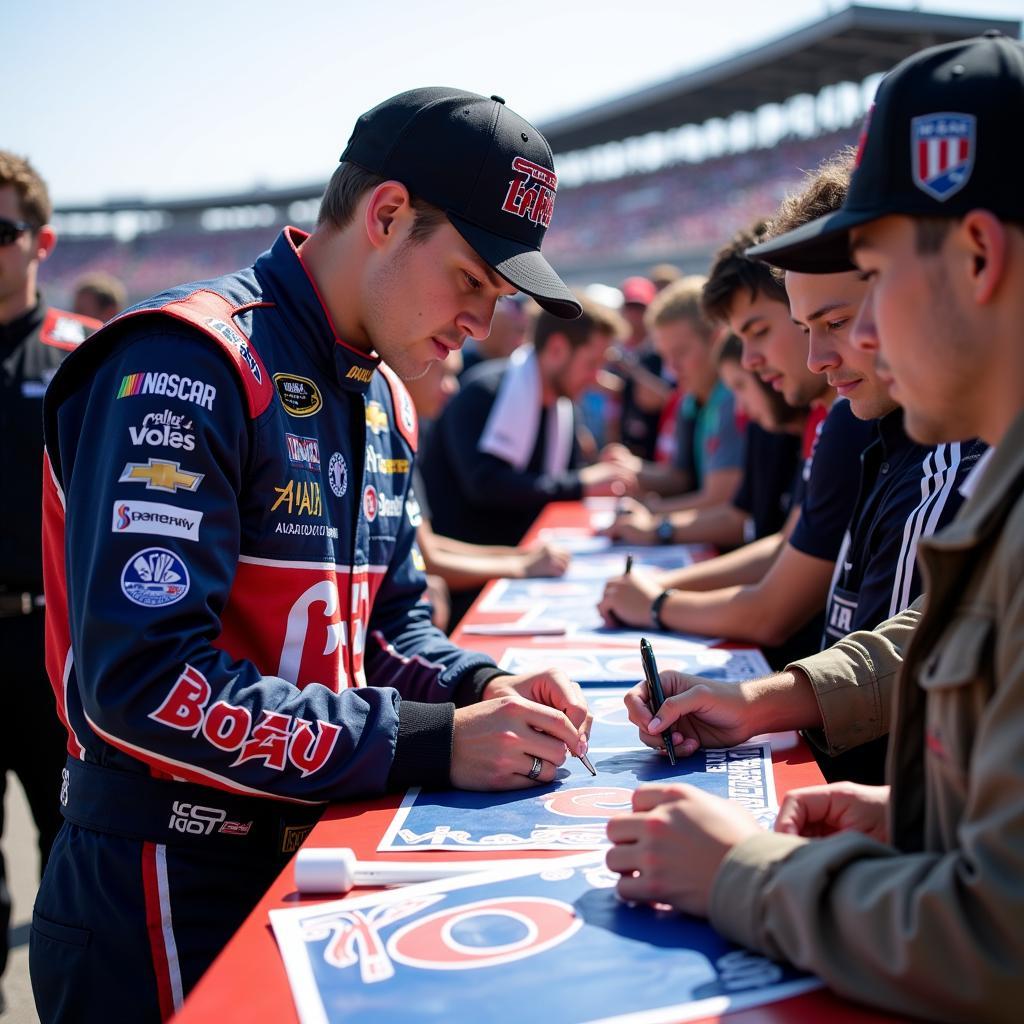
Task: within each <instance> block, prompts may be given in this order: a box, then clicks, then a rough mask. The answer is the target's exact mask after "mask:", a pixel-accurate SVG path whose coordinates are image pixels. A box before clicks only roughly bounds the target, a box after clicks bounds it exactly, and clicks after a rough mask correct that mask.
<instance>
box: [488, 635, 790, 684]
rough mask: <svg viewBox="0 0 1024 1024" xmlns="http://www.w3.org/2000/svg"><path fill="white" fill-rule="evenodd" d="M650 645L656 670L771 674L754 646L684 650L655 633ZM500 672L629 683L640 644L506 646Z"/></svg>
mask: <svg viewBox="0 0 1024 1024" xmlns="http://www.w3.org/2000/svg"><path fill="white" fill-rule="evenodd" d="M649 638H650V639H651V640H652V641H653V643H654V650H655V653H656V655H657V658H658V668H659V670H660V671H662V672H665V671H667V670H673V671H676V672H685V673H687V674H688V675H692V676H703V677H704V678H705V679H723V680H730V681H738V680H741V679H758V678H760V677H761V676H766V675H768V674H769V673H770V672H771V668H770V667H769V665H768V662H767V661H766V660H765V657H764V655H763V654H762V653H761V652H760V651H759V650H757V649H756V648H753V647H745V648H736V649H732V650H727V649H725V648H710V647H709V648H698V649H696V650H692V651H688V650H685V649H680V648H679V647H674V646H673V645H672V644H671V643H663V642H662V639H661V637H659V636H658V634H656V633H652V634H649ZM500 666H501V668H503V669H505V671H506V672H511V673H512V674H513V675H518V674H520V673H523V674H526V673H531V672H542V671H544V670H545V669H551V668H558V669H561V670H562V671H563V672H564V673H565V674H566V675H567V676H568V677H569V678H570V679H574V680H575V681H576V682H578V683H580V684H581V685H584V686H585V685H587V684H591V685H599V684H604V683H619V684H621V683H628V684H630V685H633V684H634V683H637V682H639V681H640V680H641V679H643V678H644V669H643V664H642V663H641V661H640V650H639V644H638V645H637V646H636V647H635V648H634V649H633V650H599V649H595V648H592V647H586V648H582V647H557V648H554V647H547V648H537V647H510V648H508V650H506V651H505V653H504V654H503V655H502V657H501V662H500Z"/></svg>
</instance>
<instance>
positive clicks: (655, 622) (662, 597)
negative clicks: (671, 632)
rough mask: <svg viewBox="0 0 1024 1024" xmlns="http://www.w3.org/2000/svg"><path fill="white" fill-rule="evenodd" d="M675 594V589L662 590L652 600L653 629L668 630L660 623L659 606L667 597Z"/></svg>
mask: <svg viewBox="0 0 1024 1024" xmlns="http://www.w3.org/2000/svg"><path fill="white" fill-rule="evenodd" d="M675 592H676V588H675V587H669V588H668V590H663V591H662V592H661V593H660V594H659V595H658V596H657V597H656V598H655V599H654V603H653V604H652V605H651V623H652V625H653V626H654V628H655V629H663V630H665V629H668V626H666V625H665V623H664V622H662V621H661V606H662V605H663V604H664V603H665V601H666V600H667V599H668V595H669V594H674V593H675Z"/></svg>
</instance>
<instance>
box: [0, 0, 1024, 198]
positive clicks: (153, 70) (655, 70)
mask: <svg viewBox="0 0 1024 1024" xmlns="http://www.w3.org/2000/svg"><path fill="white" fill-rule="evenodd" d="M875 2H876V3H877V4H878V5H880V6H881V5H885V6H897V7H908V6H911V5H910V4H909V3H908V2H907V0H875ZM843 6H845V3H844V2H840V0H831V2H826V0H777V2H776V3H774V4H772V3H769V2H766V0H712V2H708V0H614V2H612V0H539V2H526V3H523V2H519V3H513V2H509V0H500V2H496V0H475V2H469V0H433V2H430V0H388V2H374V0H334V2H329V0H276V2H275V0H173V2H163V3H160V2H155V0H92V2H85V0H0V18H2V24H3V28H4V32H3V36H4V39H5V42H6V44H7V45H6V46H5V51H6V52H5V55H4V59H3V61H2V62H0V95H2V97H3V99H2V105H0V147H2V148H7V149H12V150H14V151H15V152H19V153H23V154H26V155H28V156H29V157H31V159H32V160H33V162H34V163H35V164H36V165H37V167H38V168H39V169H40V171H41V172H42V174H43V175H44V177H45V178H46V179H47V180H48V182H49V184H50V188H51V192H52V193H53V197H54V199H55V201H56V202H57V203H58V204H61V203H66V202H70V201H77V200H98V199H105V198H110V197H128V196H138V197H154V196H159V197H165V198H166V197H171V196H179V195H182V196H185V195H197V194H204V193H216V192H219V191H230V190H234V189H239V190H244V189H247V188H250V187H252V186H253V185H256V184H264V185H287V184H304V183H308V182H314V181H324V180H326V178H327V176H328V175H329V174H330V172H331V170H332V169H333V166H334V164H335V162H336V161H337V159H338V155H339V154H340V152H341V150H342V148H343V147H344V144H345V141H346V139H347V138H348V135H349V132H350V130H351V127H352V124H353V122H354V121H355V118H356V117H357V116H358V115H359V114H360V113H361V112H362V111H363V110H365V109H367V108H369V107H371V106H373V105H374V104H375V103H377V102H379V101H380V100H381V99H383V98H385V97H386V96H389V95H391V94H393V93H396V92H400V91H401V90H403V89H408V88H412V87H414V86H418V85H452V86H457V87H460V88H465V89H471V90H474V91H476V92H481V93H484V94H487V95H489V94H491V93H500V94H501V95H503V96H504V97H505V98H506V99H507V101H508V103H509V106H511V107H512V108H513V109H515V110H516V111H517V112H518V113H520V114H522V115H523V116H524V117H526V118H528V119H529V120H532V121H535V122H543V121H544V120H545V119H546V118H550V117H551V116H553V115H556V114H562V113H567V112H570V111H573V110H576V109H579V108H580V107H584V106H587V105H589V104H591V103H593V102H595V101H597V100H601V99H606V98H609V97H611V96H615V95H616V94H618V93H621V92H623V91H624V90H628V89H632V88H636V87H638V86H642V85H646V84H649V83H652V82H656V81H658V80H660V79H662V78H665V77H668V76H669V75H672V74H675V73H678V72H680V71H683V70H687V69H691V68H695V67H700V66H703V65H704V64H707V63H709V62H710V61H713V60H715V59H716V58H719V57H722V56H725V55H728V54H730V53H733V52H735V51H738V50H743V49H746V48H748V47H749V46H751V45H754V44H757V43H760V42H764V41H767V40H768V39H772V38H775V37H776V36H778V35H781V34H783V33H784V32H785V31H787V30H789V29H792V28H794V27H797V26H800V25H803V24H806V23H808V22H810V21H814V20H816V19H818V18H820V17H822V16H823V15H825V14H827V13H828V12H829V11H830V10H837V9H839V8H841V7H843ZM917 6H920V7H921V8H923V9H924V10H930V11H949V12H956V13H970V14H979V15H981V14H987V15H996V16H1004V17H1006V16H1009V17H1017V18H1019V17H1022V16H1024V0H924V2H922V3H920V4H918V5H917Z"/></svg>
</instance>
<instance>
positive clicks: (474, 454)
mask: <svg viewBox="0 0 1024 1024" xmlns="http://www.w3.org/2000/svg"><path fill="white" fill-rule="evenodd" d="M581 303H582V306H583V314H582V316H581V317H579V318H578V319H576V320H559V319H558V318H557V317H554V316H552V315H551V314H549V313H548V312H546V311H545V312H542V313H541V314H540V315H539V316H538V318H537V320H536V323H535V326H534V335H533V344H532V345H529V346H523V347H521V348H519V349H518V350H517V351H516V352H515V353H514V354H513V355H512V356H511V357H510V358H509V359H507V360H504V359H492V360H489V361H488V362H487V363H486V364H484V365H483V366H481V367H479V368H478V369H477V370H475V371H474V373H473V377H472V379H471V380H470V381H468V382H467V383H466V384H465V385H464V386H463V388H462V390H461V391H460V392H459V394H458V395H457V396H456V397H455V398H454V399H453V400H452V401H451V402H449V403H448V407H447V408H446V409H445V411H444V412H443V413H442V414H441V417H440V419H439V420H438V423H437V427H436V429H435V431H434V436H433V437H432V439H431V443H430V445H429V447H428V450H427V452H426V455H425V457H424V458H423V460H422V462H421V467H422V471H423V480H424V482H425V484H426V495H427V500H428V501H429V503H430V508H431V512H432V514H433V526H434V529H435V530H437V532H438V533H442V534H444V535H445V536H447V537H454V538H456V539H458V540H464V541H472V542H473V543H476V544H518V543H519V541H520V539H521V538H522V536H523V534H524V533H525V532H526V530H527V529H528V528H529V526H530V524H531V523H532V522H533V520H534V519H535V518H536V516H537V513H538V512H540V510H541V509H542V508H543V507H544V506H545V505H546V504H547V503H548V502H549V501H572V500H576V499H579V498H582V497H588V496H592V495H616V496H618V495H623V494H627V493H632V492H633V491H635V490H636V474H635V473H633V472H632V471H631V470H629V469H627V468H625V467H623V466H619V465H616V464H613V463H607V462H605V463H596V464H594V465H591V466H585V467H583V466H581V458H580V454H579V448H578V443H577V441H576V437H575V424H576V415H575V410H574V407H573V400H574V399H576V398H578V397H579V395H580V394H582V393H583V391H584V390H586V388H588V387H590V386H591V385H592V384H593V383H594V381H595V379H596V378H597V373H598V371H599V369H600V368H601V365H602V363H603V361H604V356H605V351H606V349H607V348H608V346H609V345H610V344H611V343H612V342H613V341H614V340H615V339H616V338H618V337H621V336H623V335H624V334H625V333H626V326H625V324H624V323H623V322H622V318H621V317H620V316H618V314H616V313H615V312H614V311H612V310H610V309H607V308H606V307H604V306H599V305H597V304H596V303H593V302H591V301H590V300H589V299H586V298H582V299H581Z"/></svg>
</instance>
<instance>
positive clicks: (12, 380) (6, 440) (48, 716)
mask: <svg viewBox="0 0 1024 1024" xmlns="http://www.w3.org/2000/svg"><path fill="white" fill-rule="evenodd" d="M50 212H51V207H50V198H49V195H48V193H47V189H46V183H45V182H44V181H43V180H42V178H40V176H39V174H38V173H37V172H36V170H35V168H33V167H32V165H31V164H30V163H29V162H28V161H27V160H24V159H22V158H21V157H19V156H15V155H14V154H13V153H8V152H5V151H3V150H0V366H2V367H3V370H2V372H0V393H2V397H0V474H2V477H3V480H4V482H5V484H6V486H7V490H8V494H10V495H13V496H15V500H13V501H8V502H7V504H6V508H5V519H4V528H3V530H0V650H3V652H4V657H3V659H2V664H0V686H2V687H3V691H4V694H5V700H6V702H7V705H6V706H7V709H8V710H9V711H10V712H11V713H12V714H13V716H14V718H13V721H16V722H18V723H19V727H18V728H16V729H12V730H10V731H9V735H8V736H7V738H6V740H5V742H4V743H3V744H0V805H2V801H3V793H4V790H5V789H6V780H7V772H9V771H12V772H14V773H15V774H17V776H18V778H19V779H20V781H21V784H22V787H23V788H24V790H25V795H26V796H27V797H28V802H29V806H30V807H31V809H32V816H33V818H34V820H35V823H36V828H37V829H38V830H39V854H40V860H41V867H42V866H45V864H46V859H47V856H48V855H49V852H50V845H51V844H52V842H53V837H54V836H55V835H56V834H57V831H58V829H59V828H60V826H61V823H62V819H61V816H60V810H59V808H58V806H57V801H56V800H55V799H54V796H55V794H56V793H57V792H58V789H59V786H60V777H61V776H60V773H61V769H62V768H63V767H64V758H65V754H66V737H65V733H64V728H63V726H62V725H61V723H60V720H59V719H58V718H57V714H56V711H55V707H54V699H53V691H52V690H51V688H50V685H49V681H48V679H47V676H46V668H45V665H44V659H43V599H42V593H43V571H42V553H41V550H40V537H41V536H42V522H41V504H42V465H43V413H42V409H43V392H44V390H45V389H46V385H47V383H48V382H49V379H50V377H52V376H53V374H54V373H55V372H56V369H57V367H58V366H59V365H60V363H61V360H62V359H63V358H64V356H65V355H66V354H67V351H68V349H70V348H74V346H75V345H76V344H77V343H78V342H80V341H82V340H83V339H84V338H85V337H86V336H87V335H88V334H91V333H92V331H94V330H95V329H96V328H97V327H99V326H100V325H99V322H98V321H95V320H92V319H90V318H89V317H83V316H77V315H76V314H74V313H66V312H64V311H62V310H57V309H53V308H52V307H48V306H47V305H46V303H45V302H44V300H43V299H42V297H41V296H40V295H39V292H38V289H37V283H36V278H37V276H38V272H39V264H40V263H42V262H43V260H45V259H46V257H47V256H49V254H50V253H51V252H53V247H54V245H55V244H56V242H57V235H56V232H55V231H54V230H53V228H52V227H50V225H49V223H48V221H49V219H50ZM2 821H3V817H2V814H0V830H2ZM10 913H11V902H10V894H9V893H8V891H7V884H6V870H5V865H4V861H3V858H2V856H0V974H2V973H3V969H4V967H5V966H6V964H7V951H8V936H7V926H8V923H9V920H10Z"/></svg>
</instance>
